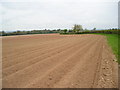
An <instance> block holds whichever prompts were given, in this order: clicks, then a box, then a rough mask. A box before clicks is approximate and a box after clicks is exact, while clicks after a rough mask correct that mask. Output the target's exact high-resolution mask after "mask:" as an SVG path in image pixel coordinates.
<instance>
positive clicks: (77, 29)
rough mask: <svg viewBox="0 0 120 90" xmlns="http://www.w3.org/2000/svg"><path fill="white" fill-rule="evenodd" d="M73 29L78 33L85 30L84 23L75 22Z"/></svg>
mask: <svg viewBox="0 0 120 90" xmlns="http://www.w3.org/2000/svg"><path fill="white" fill-rule="evenodd" d="M73 31H74V32H75V33H76V32H77V33H78V32H82V31H83V28H82V25H77V24H75V25H74V26H73Z"/></svg>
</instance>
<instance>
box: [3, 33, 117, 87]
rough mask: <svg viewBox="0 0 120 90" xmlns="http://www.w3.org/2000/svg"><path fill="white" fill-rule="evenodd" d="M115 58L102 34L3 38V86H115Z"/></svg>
mask: <svg viewBox="0 0 120 90" xmlns="http://www.w3.org/2000/svg"><path fill="white" fill-rule="evenodd" d="M114 59H115V56H114V55H113V53H112V52H111V51H110V50H109V47H108V44H107V40H106V38H105V36H102V35H92V34H84V35H59V34H42V35H22V36H7V37H3V61H2V65H3V88H68V87H69V88H103V87H104V88H116V87H118V81H117V79H118V76H117V75H118V73H117V71H118V68H117V67H118V66H117V63H116V62H115V61H114Z"/></svg>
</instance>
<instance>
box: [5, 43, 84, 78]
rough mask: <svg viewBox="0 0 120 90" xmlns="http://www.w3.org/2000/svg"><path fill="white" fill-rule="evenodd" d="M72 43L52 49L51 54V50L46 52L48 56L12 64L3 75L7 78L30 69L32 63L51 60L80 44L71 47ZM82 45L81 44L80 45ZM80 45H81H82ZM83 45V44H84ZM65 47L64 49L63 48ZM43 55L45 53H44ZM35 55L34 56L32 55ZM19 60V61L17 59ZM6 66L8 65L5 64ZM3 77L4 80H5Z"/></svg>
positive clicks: (44, 55)
mask: <svg viewBox="0 0 120 90" xmlns="http://www.w3.org/2000/svg"><path fill="white" fill-rule="evenodd" d="M69 44H70V43H67V44H65V46H64V45H62V46H60V47H57V48H53V49H50V50H51V51H52V52H50V50H47V51H46V52H44V53H46V54H43V55H40V56H39V55H37V56H38V57H36V58H31V57H30V58H27V59H29V60H26V61H24V62H21V63H18V64H16V63H13V64H12V63H11V64H12V66H9V67H8V68H4V69H3V71H4V72H3V74H4V77H6V76H8V75H10V74H11V73H15V72H17V71H19V70H21V69H24V68H26V67H28V66H30V63H31V64H35V63H38V62H40V61H42V60H44V59H46V58H50V57H51V56H52V55H56V54H58V53H61V52H63V51H65V50H66V49H69V48H71V47H72V48H73V47H74V45H75V44H78V43H73V44H71V45H69ZM80 44H81V43H80ZM80 44H79V45H80ZM82 44H83V43H82ZM63 46H64V47H63ZM62 47H63V48H62ZM47 52H50V53H49V55H48V53H47ZM40 53H41V51H40V52H38V54H40ZM42 53H43V52H42ZM32 55H33V54H32ZM25 59H26V58H25ZM25 59H23V60H25ZM16 60H17V59H16ZM5 64H6V63H5ZM4 77H3V78H4Z"/></svg>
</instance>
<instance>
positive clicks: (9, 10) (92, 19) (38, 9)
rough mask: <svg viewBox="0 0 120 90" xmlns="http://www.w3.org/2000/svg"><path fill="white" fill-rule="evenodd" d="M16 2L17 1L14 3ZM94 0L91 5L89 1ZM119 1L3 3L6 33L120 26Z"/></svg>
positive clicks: (3, 24)
mask: <svg viewBox="0 0 120 90" xmlns="http://www.w3.org/2000/svg"><path fill="white" fill-rule="evenodd" d="M15 1H16V2H15ZM90 1H91V2H90ZM117 2H118V0H89V1H88V0H29V2H28V1H27V0H26V1H23V2H22V0H4V1H3V0H2V1H1V4H2V6H0V10H2V13H1V14H2V16H3V17H2V18H3V22H2V26H3V30H18V29H21V30H23V29H26V30H27V29H43V28H50V29H54V28H71V27H72V25H73V24H82V25H83V27H84V28H94V27H96V28H113V27H117V18H118V16H117V15H118V14H117Z"/></svg>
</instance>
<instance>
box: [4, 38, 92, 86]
mask: <svg viewBox="0 0 120 90" xmlns="http://www.w3.org/2000/svg"><path fill="white" fill-rule="evenodd" d="M91 39H94V38H90V39H88V40H86V44H85V43H83V44H82V45H81V46H83V45H84V44H85V45H84V47H85V46H86V45H88V44H87V42H88V41H89V40H91ZM80 43H81V42H80ZM78 47H80V45H79V44H78V45H77V47H76V48H73V49H72V51H71V50H70V49H68V50H67V52H66V51H65V52H66V54H67V55H69V54H72V53H69V52H73V51H74V50H76V49H77V48H78ZM81 49H83V48H81ZM68 53H69V54H68ZM63 55H64V56H63ZM67 55H65V53H64V52H63V53H62V54H58V55H57V56H53V57H52V58H53V59H51V58H48V59H46V60H44V61H43V62H40V63H37V65H36V64H34V65H31V66H30V67H29V66H28V67H27V68H25V69H24V70H20V71H17V72H16V73H14V74H11V75H9V76H8V77H6V78H5V79H4V80H3V81H4V82H3V83H6V84H7V83H8V85H11V83H12V82H15V83H14V84H15V85H19V86H20V85H22V84H23V85H24V84H25V82H26V81H27V82H28V81H30V80H31V77H30V75H31V74H30V73H34V75H32V77H33V78H35V77H36V76H35V74H36V75H38V77H39V75H40V74H39V73H35V72H37V71H39V69H40V70H41V72H42V71H44V72H45V68H46V70H49V68H48V65H49V64H50V63H51V64H50V65H49V66H51V67H54V65H56V64H59V63H62V61H64V58H67V57H68V56H67ZM61 56H63V57H61ZM60 57H61V58H60ZM58 58H60V59H62V60H59V61H58ZM44 64H45V65H47V67H45V65H44ZM44 67H45V68H44ZM41 68H42V69H43V70H42V69H41ZM42 73H43V72H42ZM42 73H41V74H42ZM21 74H23V75H21ZM21 76H24V77H21ZM14 77H16V78H21V79H20V80H19V82H18V81H17V80H16V78H14ZM25 78H26V79H25ZM8 80H9V82H8ZM5 81H6V82H5ZM27 82H26V83H27ZM12 84H13V83H12ZM14 84H13V86H15V85H14ZM3 85H4V84H3Z"/></svg>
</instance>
